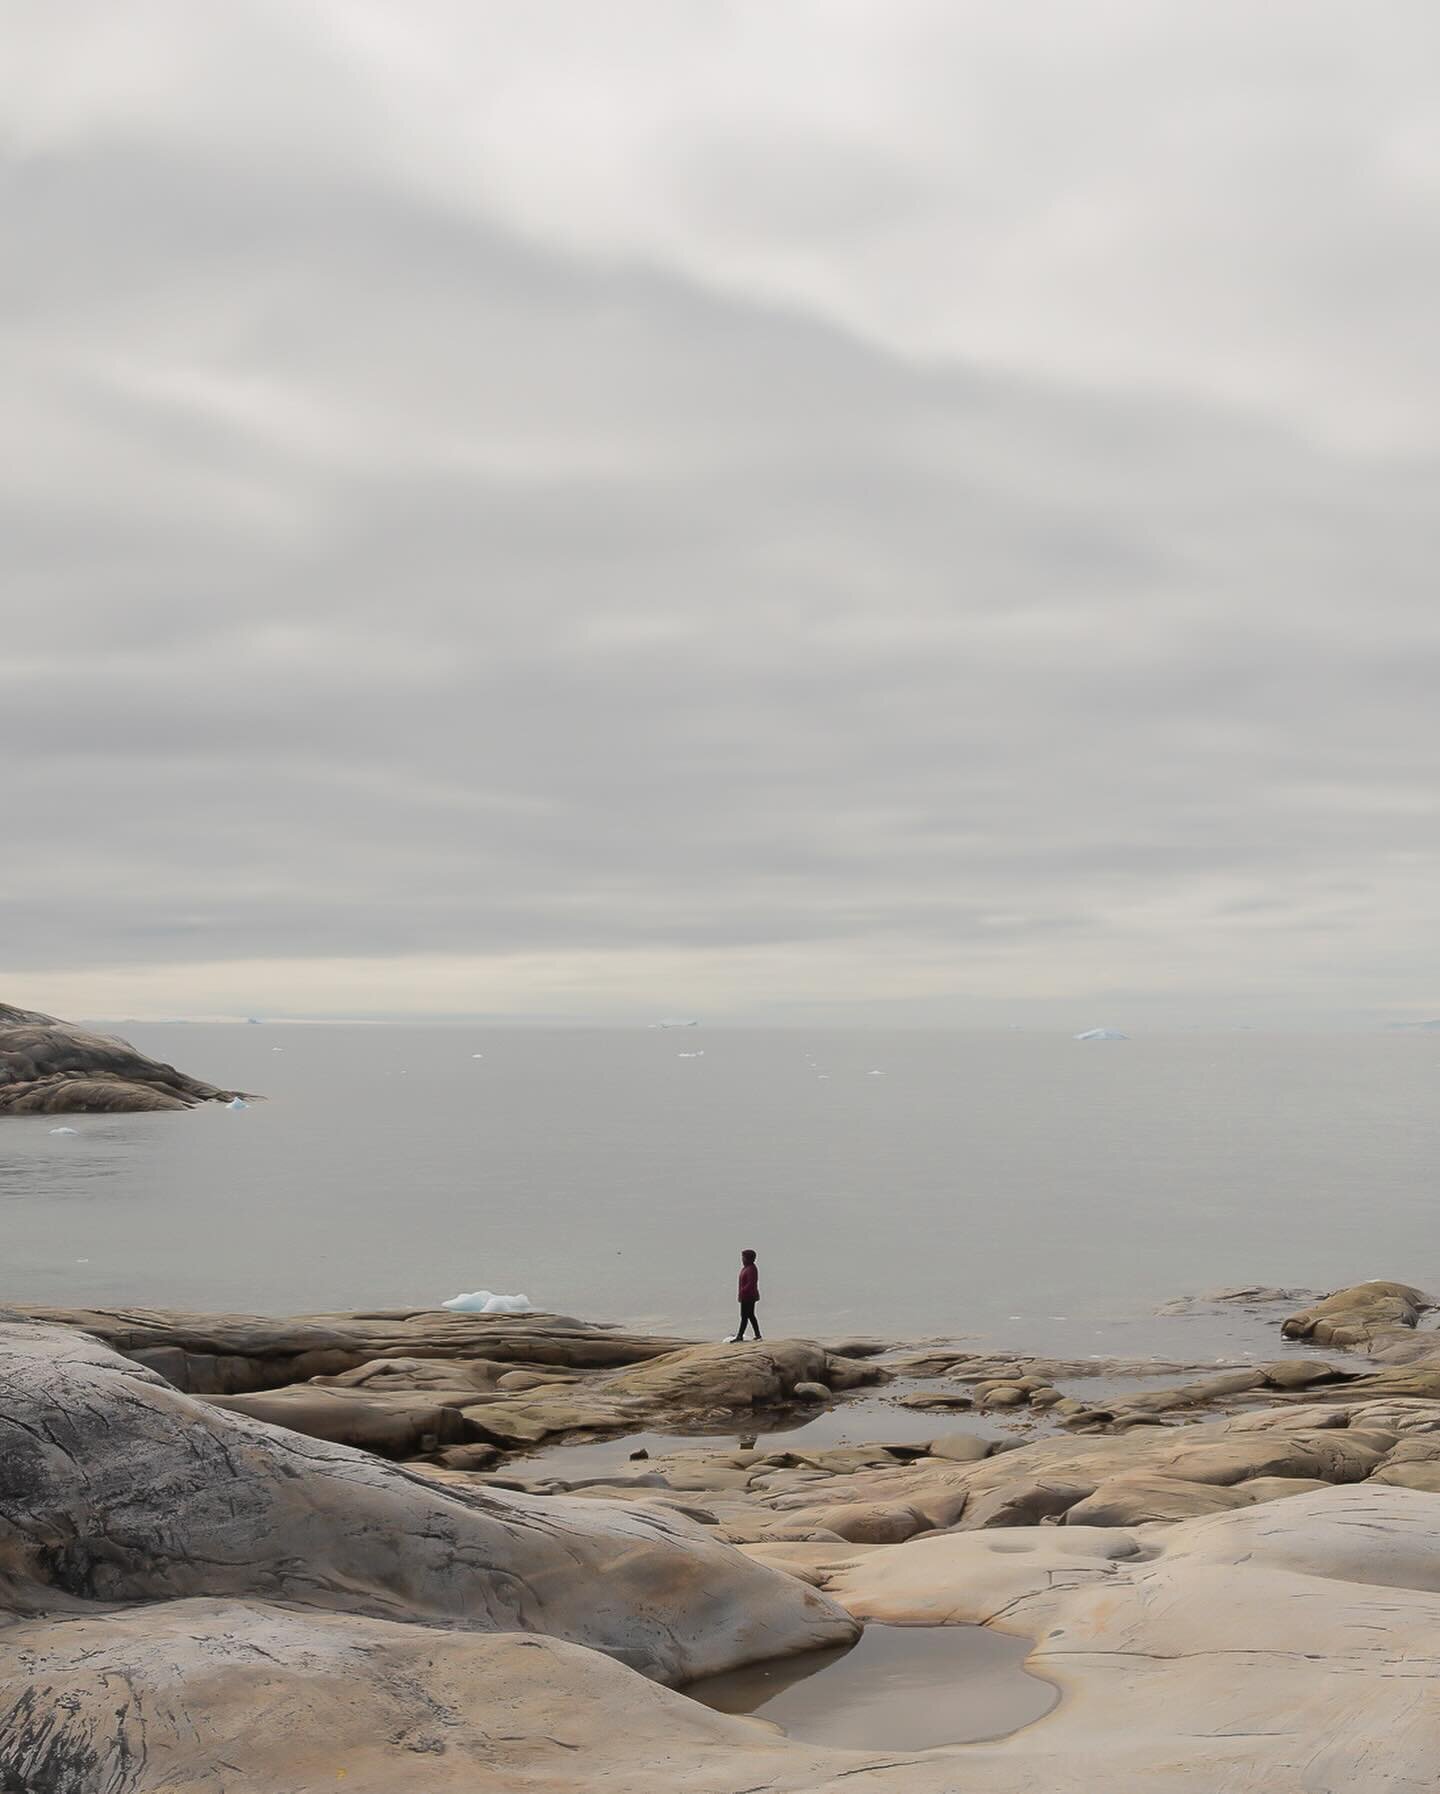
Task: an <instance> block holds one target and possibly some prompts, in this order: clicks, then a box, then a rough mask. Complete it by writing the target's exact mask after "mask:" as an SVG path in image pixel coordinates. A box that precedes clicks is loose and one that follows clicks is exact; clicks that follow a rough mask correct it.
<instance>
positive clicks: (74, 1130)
mask: <svg viewBox="0 0 1440 1794" xmlns="http://www.w3.org/2000/svg"><path fill="white" fill-rule="evenodd" d="M50 1132H51V1133H52V1134H78V1133H79V1132H80V1130H79V1128H78V1127H52V1128H51V1130H50Z"/></svg>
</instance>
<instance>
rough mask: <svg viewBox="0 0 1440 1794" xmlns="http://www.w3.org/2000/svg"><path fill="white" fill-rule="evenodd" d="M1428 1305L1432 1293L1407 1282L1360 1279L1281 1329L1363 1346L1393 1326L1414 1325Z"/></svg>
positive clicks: (1290, 1336) (1327, 1341) (1303, 1336)
mask: <svg viewBox="0 0 1440 1794" xmlns="http://www.w3.org/2000/svg"><path fill="white" fill-rule="evenodd" d="M1429 1306H1430V1299H1429V1297H1428V1296H1426V1295H1425V1294H1424V1292H1423V1291H1422V1290H1418V1289H1415V1288H1413V1287H1412V1286H1411V1285H1410V1284H1408V1283H1386V1282H1383V1281H1376V1282H1373V1283H1357V1284H1355V1285H1354V1286H1353V1287H1352V1288H1350V1289H1339V1290H1336V1291H1335V1292H1334V1293H1333V1294H1332V1295H1329V1296H1326V1297H1325V1299H1324V1300H1323V1301H1320V1302H1316V1303H1315V1304H1314V1305H1313V1306H1312V1307H1310V1308H1303V1309H1301V1310H1300V1311H1299V1312H1298V1313H1296V1314H1292V1315H1290V1316H1289V1317H1288V1318H1287V1319H1286V1320H1285V1322H1284V1323H1283V1324H1282V1326H1281V1328H1280V1331H1281V1332H1282V1333H1283V1334H1284V1335H1285V1337H1286V1338H1287V1339H1313V1340H1315V1341H1316V1343H1317V1344H1319V1345H1336V1346H1360V1345H1365V1344H1367V1343H1368V1342H1370V1341H1371V1340H1373V1339H1375V1338H1376V1337H1377V1336H1379V1335H1381V1334H1383V1333H1386V1332H1388V1331H1390V1330H1392V1329H1394V1328H1397V1327H1413V1326H1414V1325H1415V1323H1416V1321H1418V1320H1419V1318H1420V1316H1421V1314H1423V1313H1424V1311H1425V1309H1427V1308H1428V1307H1429Z"/></svg>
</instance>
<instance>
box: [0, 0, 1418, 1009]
mask: <svg viewBox="0 0 1440 1794" xmlns="http://www.w3.org/2000/svg"><path fill="white" fill-rule="evenodd" d="M21 10H22V18H23V17H24V9H23V8H22V9H21ZM139 11H140V12H141V13H142V14H145V15H147V16H146V17H145V19H144V27H145V28H143V29H141V28H137V26H136V21H135V14H134V13H133V12H131V13H130V14H129V17H128V19H127V21H126V28H125V29H124V30H123V31H122V30H121V29H120V28H119V25H118V23H117V21H116V17H115V15H114V14H113V13H111V12H110V11H109V9H106V8H102V7H98V6H97V7H95V8H94V9H93V10H87V9H86V8H84V7H78V8H68V9H65V11H64V13H63V15H61V14H60V13H58V12H56V11H55V10H54V9H50V8H41V7H37V8H35V9H34V10H33V11H32V12H30V13H29V15H28V24H29V28H30V29H29V38H28V41H29V45H30V51H31V54H30V57H29V60H28V62H27V61H25V60H23V59H21V60H17V61H15V62H12V64H11V70H10V76H9V80H10V82H11V84H12V85H11V88H10V91H8V92H6V93H4V94H3V95H0V98H3V99H4V100H5V102H6V111H7V115H8V116H9V117H10V118H11V121H12V123H11V126H10V131H9V136H8V139H7V141H6V145H5V150H6V171H5V181H6V196H7V197H6V236H7V251H8V253H7V263H8V265H9V269H10V273H11V276H12V278H11V281H10V286H9V291H8V293H7V297H6V305H5V325H4V338H3V359H4V366H5V371H6V376H7V378H6V386H7V392H8V393H9V395H10V403H9V404H8V405H7V407H6V409H5V414H4V416H3V418H0V454H3V459H4V465H5V473H6V479H5V481H4V497H3V501H0V504H3V512H0V515H3V522H4V526H5V535H6V539H7V544H8V553H7V562H8V567H7V571H8V574H9V578H8V580H7V590H8V596H7V597H6V598H5V599H4V601H3V606H4V609H3V623H4V640H3V648H0V751H3V754H4V760H5V766H6V797H7V802H6V805H5V831H6V854H5V860H6V871H5V876H4V879H3V883H0V892H3V901H0V922H3V924H4V931H5V940H6V952H5V955H4V959H5V964H6V969H7V982H6V992H5V994H6V995H7V997H8V998H9V999H10V1000H12V1001H19V1002H22V1003H23V1002H32V1001H33V1002H35V1003H38V1004H40V1005H41V1006H49V1007H54V1008H78V1009H84V1010H89V1011H90V1012H94V1011H96V1010H97V1009H102V1008H103V1009H109V1008H115V1009H144V1008H146V1007H155V1008H160V1009H163V1010H166V1011H181V1012H200V1011H210V1010H214V1009H217V1008H219V1009H226V1008H230V1007H234V1008H238V1009H240V1010H241V1011H244V1010H248V1009H262V1008H263V1009H267V1010H275V1009H291V1010H295V1011H305V1010H307V1009H308V1010H327V1011H363V1010H366V1009H379V1010H387V1011H392V1010H405V1009H415V1010H421V1011H426V1012H435V1011H477V1012H479V1011H483V1012H492V1011H507V1012H517V1013H526V1012H534V1013H566V1014H579V1015H585V1014H596V1015H602V1014H616V1015H619V1014H641V1013H647V1012H649V1010H651V1009H652V1008H653V1007H655V1006H657V1005H658V1006H659V1008H660V1009H661V1010H663V1011H665V1012H669V1011H670V1010H672V1009H675V1008H681V1009H684V1008H690V1007H696V1008H699V1007H704V1008H705V1010H706V1012H707V1013H717V1014H726V1013H729V1014H737V1015H757V1016H765V1015H781V1014H800V1013H805V1014H814V1013H826V1012H831V1011H830V1010H829V1009H828V1008H827V1006H828V1005H832V1004H833V1005H835V1006H836V1007H835V1009H834V1010H833V1012H834V1013H837V1014H838V1013H841V1012H842V1011H844V1010H845V1007H846V1006H847V1005H850V1006H853V1005H871V1004H873V1005H875V1006H876V1007H875V1013H877V1014H879V1013H883V1014H885V1015H886V1016H887V1017H894V1018H897V1019H903V1018H908V1017H915V1018H925V1019H931V1018H938V1019H947V1020H966V1019H975V1020H993V1019H996V1018H998V1017H999V1016H1000V1015H1001V1014H1005V1013H1010V1012H1012V1011H1014V1012H1017V1013H1021V1012H1023V1013H1027V1014H1028V1013H1030V1012H1032V1010H1033V1011H1034V1012H1035V1013H1041V1012H1044V1013H1050V1012H1051V1011H1052V1010H1053V1011H1054V1012H1055V1013H1057V1014H1058V1013H1060V1011H1061V1010H1063V1011H1064V1012H1065V1013H1067V1014H1068V1013H1070V1012H1071V1011H1072V1010H1079V1009H1083V1008H1085V1007H1086V1006H1087V1005H1088V1006H1093V1005H1095V1004H1097V1003H1107V1002H1108V1003H1111V1004H1112V1005H1115V1006H1118V1007H1120V1008H1126V1007H1127V1006H1128V1009H1127V1013H1128V1012H1129V1011H1130V1010H1135V1011H1144V1012H1146V1013H1149V1012H1151V1011H1155V1012H1157V1013H1158V1012H1161V1011H1163V1012H1165V1013H1167V1014H1172V1015H1174V1016H1177V1017H1178V1016H1183V1015H1188V1014H1200V1015H1212V1014H1219V1013H1222V1012H1223V1013H1226V1014H1229V1013H1235V1014H1237V1015H1238V1014H1241V1013H1242V1012H1244V1013H1245V1014H1248V1013H1250V1012H1252V1011H1253V1012H1255V1013H1259V1014H1262V1015H1276V1016H1282V1015H1296V1016H1304V1015H1309V1014H1333V1013H1340V1012H1369V1011H1375V1010H1381V1011H1385V1010H1394V1011H1395V1012H1396V1013H1406V1012H1409V1011H1411V1010H1415V1011H1420V1010H1424V1009H1425V1008H1426V1005H1427V1003H1428V1005H1429V1007H1430V1008H1431V1009H1433V1007H1434V1005H1435V1002H1436V999H1437V994H1440V993H1437V980H1436V969H1437V967H1436V953H1435V948H1434V945H1433V937H1434V929H1433V907H1434V905H1433V892H1434V889H1435V884H1436V873H1437V865H1436V860H1437V845H1436V844H1437V840H1440V835H1437V830H1436V810H1437V797H1436V783H1435V775H1436V746H1437V730H1436V725H1435V722H1434V694H1435V692H1436V690H1437V674H1440V610H1437V607H1436V603H1435V599H1434V595H1433V589H1432V588H1433V572H1432V568H1433V565H1434V561H1435V540H1434V538H1435V526H1434V523H1433V521H1432V511H1433V502H1432V500H1431V492H1432V490H1433V482H1434V467H1433V463H1434V459H1435V454H1434V448H1435V445H1434V434H1435V429H1436V425H1435V421H1434V420H1435V416H1436V411H1435V407H1434V404H1433V402H1432V401H1433V397H1434V387H1435V365H1434V357H1435V348H1434V333H1433V329H1432V328H1431V327H1430V324H1429V321H1428V320H1429V318H1430V317H1432V316H1433V300H1434V294H1435V285H1436V282H1435V264H1436V260H1437V257H1440V246H1437V243H1436V240H1435V229H1434V224H1433V217H1434V206H1433V199H1434V191H1435V187H1436V186H1437V185H1440V136H1437V135H1436V133H1435V132H1434V129H1433V125H1430V124H1429V123H1427V119H1426V112H1425V106H1426V104H1427V103H1428V102H1427V96H1426V93H1425V84H1424V82H1423V80H1422V79H1421V76H1420V69H1421V67H1422V58H1421V55H1420V52H1421V51H1422V50H1425V51H1427V52H1433V51H1434V50H1435V49H1436V48H1440V45H1437V43H1436V41H1435V40H1436V39H1437V38H1440V27H1437V26H1436V25H1435V24H1434V23H1433V18H1432V15H1431V14H1429V13H1428V11H1422V10H1421V9H1420V8H1418V7H1409V6H1401V7H1400V8H1398V9H1397V12H1396V13H1395V15H1393V17H1392V20H1391V25H1390V27H1389V28H1387V31H1386V32H1385V33H1384V34H1380V33H1378V32H1377V33H1374V34H1372V35H1373V41H1366V42H1363V43H1359V44H1356V43H1354V42H1352V40H1353V39H1355V38H1356V37H1357V35H1358V34H1357V33H1356V31H1355V29H1354V25H1355V18H1356V15H1355V14H1354V13H1353V12H1352V11H1350V10H1349V9H1348V8H1346V9H1342V8H1339V7H1328V6H1325V5H1323V4H1322V5H1318V6H1316V5H1311V4H1307V5H1306V6H1305V7H1304V8H1303V9H1302V8H1299V7H1296V6H1292V5H1289V4H1286V3H1285V0H1277V4H1275V5H1274V6H1272V7H1267V8H1266V9H1264V11H1263V12H1257V11H1256V9H1254V8H1253V7H1251V6H1249V5H1246V6H1244V7H1243V8H1241V7H1239V6H1229V5H1226V4H1217V5H1216V6H1214V7H1212V8H1206V9H1205V11H1204V14H1203V17H1202V15H1201V14H1197V13H1196V12H1194V10H1193V9H1190V8H1186V7H1182V6H1179V5H1174V6H1171V5H1168V4H1161V5H1158V6H1157V5H1155V4H1153V3H1152V0H1147V3H1146V4H1144V5H1140V4H1136V5H1133V6H1132V5H1126V4H1116V5H1107V6H1103V7H1100V6H1097V7H1093V8H1074V7H1073V6H1069V5H1065V6H1060V5H1058V4H1056V5H1053V6H1051V5H1046V4H1043V3H1040V4H1037V5H1036V6H1034V7H1033V8H1026V9H1023V12H1022V11H1021V9H1014V10H1013V11H1012V10H1011V9H1006V12H1005V15H1004V16H1003V17H1001V16H1000V15H999V10H998V9H994V8H989V7H980V6H978V5H977V6H968V5H963V4H962V5H954V4H946V5H943V6H939V5H936V6H931V5H928V4H918V3H917V4H910V5H907V4H899V5H896V4H893V3H890V4H886V5H885V6H883V7H882V6H879V5H875V4H870V3H868V0H867V3H865V4H860V3H858V0H855V3H849V0H841V3H840V4H835V3H834V0H827V4H825V5H824V6H812V5H809V4H804V3H800V0H796V3H794V4H789V5H785V6H781V7H773V6H769V7H763V8H762V7H759V6H751V5H748V4H736V5H729V6H719V7H715V8H708V7H707V8H700V7H694V8H692V7H688V6H676V5H674V4H673V3H668V0H667V3H666V4H639V3H638V0H637V3H635V4H616V5H613V6H609V7H606V8H592V7H587V6H583V5H581V4H579V3H578V0H576V3H575V4H564V5H561V4H555V3H552V0H539V3H535V4H527V5H525V6H519V5H516V6H513V7H512V6H508V5H504V4H501V5H498V6H494V7H487V8H484V9H474V8H470V7H460V6H453V7H452V6H448V5H442V4H431V5H420V6H417V7H414V8H407V9H404V10H403V12H402V11H397V10H396V9H394V8H391V7H388V6H385V7H371V6H369V5H366V4H359V3H355V0H351V3H349V4H347V5H345V6H343V7H341V6H339V5H336V6H328V5H323V4H312V5H307V6H299V7H296V6H291V5H286V6H274V7H272V6H268V5H263V4H258V3H257V4H251V5H248V6H243V7H237V8H229V9H225V10H224V11H223V12H220V11H216V10H213V9H199V8H194V7H190V6H186V5H181V4H173V5H171V4H157V5H152V6H150V7H149V8H145V7H141V8H140V9H139ZM1302 12H1303V15H1304V18H1305V20H1306V21H1307V26H1306V29H1305V30H1304V31H1303V32H1301V31H1300V28H1299V20H1300V17H1301V13H1302ZM1017 16H1018V19H1019V22H1017ZM1082 18H1083V19H1084V21H1085V29H1083V30H1081V29H1079V24H1078V22H1079V21H1080V20H1081V19H1082ZM1202 24H1203V27H1204V28H1203V29H1202V28H1201V27H1202ZM1382 36H1383V41H1381V39H1382ZM1352 52H1353V53H1352ZM1431 66H1433V63H1432V64H1431ZM95 992H99V993H101V994H100V995H99V996H96V995H93V994H91V993H95Z"/></svg>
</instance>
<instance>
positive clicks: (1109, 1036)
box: [1075, 1028, 1130, 1040]
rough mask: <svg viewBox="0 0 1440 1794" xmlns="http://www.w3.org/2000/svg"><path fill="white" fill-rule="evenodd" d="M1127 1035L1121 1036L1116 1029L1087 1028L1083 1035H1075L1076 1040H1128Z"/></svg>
mask: <svg viewBox="0 0 1440 1794" xmlns="http://www.w3.org/2000/svg"><path fill="white" fill-rule="evenodd" d="M1129 1038H1130V1036H1129V1035H1128V1034H1122V1033H1121V1032H1120V1030H1119V1029H1118V1028H1087V1029H1086V1030H1085V1032H1084V1033H1083V1034H1077V1035H1076V1036H1075V1039H1076V1040H1128V1039H1129Z"/></svg>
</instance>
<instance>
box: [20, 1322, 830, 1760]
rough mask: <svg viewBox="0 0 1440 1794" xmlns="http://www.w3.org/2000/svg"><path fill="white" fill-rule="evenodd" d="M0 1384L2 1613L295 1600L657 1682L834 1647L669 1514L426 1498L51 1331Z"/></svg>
mask: <svg viewBox="0 0 1440 1794" xmlns="http://www.w3.org/2000/svg"><path fill="white" fill-rule="evenodd" d="M0 1379H3V1388H4V1398H3V1403H0V1437H3V1451H0V1574H3V1578H4V1583H5V1585H6V1589H7V1593H8V1596H9V1604H10V1605H11V1606H12V1608H15V1609H18V1610H20V1611H30V1612H35V1611H40V1612H44V1611H61V1612H71V1611H76V1609H75V1607H74V1604H75V1603H77V1602H81V1603H85V1602H89V1603H102V1604H115V1603H133V1602H170V1601H175V1600H186V1599H190V1598H204V1599H212V1600H213V1599H224V1600H254V1601H267V1602H269V1601H279V1602H295V1603H299V1604H301V1605H305V1606H311V1607H319V1608H323V1609H326V1610H327V1611H330V1612H336V1613H351V1614H359V1615H364V1616H368V1617H370V1618H372V1619H392V1620H403V1621H407V1622H421V1623H424V1624H429V1625H435V1626H444V1627H453V1628H465V1629H481V1630H493V1631H525V1632H545V1633H548V1634H550V1635H551V1636H554V1637H558V1638H566V1639H570V1640H573V1641H575V1642H578V1643H582V1644H586V1645H590V1646H592V1647H594V1648H597V1649H600V1650H604V1651H608V1652H610V1653H612V1654H614V1655H617V1656H619V1657H621V1658H623V1659H624V1660H625V1661H627V1662H629V1663H632V1664H633V1665H635V1666H636V1667H638V1668H640V1669H642V1670H643V1671H644V1672H645V1673H646V1674H647V1675H649V1676H652V1677H655V1678H657V1679H659V1680H663V1681H682V1680H688V1679H689V1678H691V1677H693V1676H696V1675H700V1674H706V1673H709V1671H710V1670H712V1669H715V1668H722V1667H724V1666H725V1665H726V1664H727V1663H736V1662H743V1661H745V1660H747V1659H748V1658H751V1657H755V1656H759V1655H769V1654H771V1653H772V1651H773V1650H774V1649H776V1648H777V1647H778V1649H779V1650H780V1651H781V1652H782V1653H783V1652H789V1651H794V1650H801V1649H806V1648H809V1647H811V1646H813V1645H815V1644H818V1643H823V1642H833V1641H841V1640H844V1639H846V1638H848V1637H850V1636H852V1635H853V1628H852V1627H851V1626H850V1624H849V1622H848V1621H847V1620H846V1619H845V1618H844V1616H843V1615H842V1614H840V1613H839V1612H838V1611H837V1610H836V1609H835V1608H834V1607H833V1606H831V1605H830V1604H829V1603H828V1602H824V1601H815V1600H807V1601H805V1602H803V1603H797V1602H796V1601H795V1599H794V1598H793V1591H792V1590H790V1589H788V1588H787V1587H786V1586H785V1584H784V1583H783V1582H780V1581H777V1580H776V1579H774V1578H770V1577H765V1576H758V1577H757V1576H756V1575H754V1574H753V1573H752V1566H750V1565H749V1564H747V1562H746V1560H745V1559H743V1558H741V1557H739V1556H738V1555H737V1554H736V1553H734V1552H733V1551H731V1550H730V1549H729V1548H728V1547H726V1546H724V1545H722V1544H719V1543H717V1542H716V1541H714V1540H713V1539H710V1538H708V1537H707V1536H706V1535H705V1534H704V1533H703V1532H701V1531H699V1530H698V1529H696V1528H694V1527H693V1526H690V1525H688V1524H687V1523H686V1522H684V1521H683V1520H680V1519H678V1518H676V1517H675V1516H674V1515H667V1514H663V1513H660V1512H648V1511H639V1510H629V1509H624V1508H620V1507H610V1506H604V1505H601V1504H598V1503H596V1504H585V1503H579V1502H571V1501H565V1500H559V1501H540V1500H537V1499H534V1498H529V1497H525V1496H519V1495H504V1494H501V1493H499V1492H497V1491H495V1490H492V1489H486V1488H483V1487H477V1486H473V1485H472V1486H470V1487H466V1488H460V1487H457V1486H454V1485H446V1486H443V1487H442V1486H439V1485H438V1484H437V1483H435V1482H434V1481H432V1480H430V1479H427V1478H424V1477H420V1476H416V1475H414V1474H412V1473H410V1472H408V1471H405V1470H402V1469H399V1468H397V1467H395V1466H392V1465H388V1464H384V1463H381V1462H379V1461H377V1460H376V1459H374V1458H372V1457H368V1456H365V1455H363V1454H360V1453H357V1452H353V1451H350V1450H347V1449H346V1448H344V1447H342V1446H338V1445H333V1444H328V1443H325V1442H322V1441H318V1440H314V1439H307V1438H301V1437H300V1436H298V1435H296V1434H294V1433H289V1432H283V1431H280V1430H278V1429H276V1428H273V1427H269V1426H265V1425H263V1424H261V1423H259V1422H256V1421H253V1420H249V1419H247V1418H244V1417H241V1416H238V1415H233V1414H227V1413H224V1412H222V1411H221V1410H220V1409H219V1408H217V1407H215V1406H213V1405H211V1404H207V1403H203V1402H199V1401H196V1400H194V1399H192V1398H190V1397H188V1396H185V1395H182V1394H180V1393H179V1392H178V1391H176V1390H174V1389H171V1388H169V1387H168V1386H167V1385H165V1384H163V1383H162V1382H160V1381H159V1379H158V1378H155V1377H153V1376H152V1375H151V1374H150V1373H147V1372H145V1371H143V1370H141V1369H139V1368H137V1367H136V1366H135V1365H133V1364H130V1363H127V1362H126V1361H125V1360H123V1359H121V1358H118V1357H117V1356H115V1354H113V1353H111V1352H110V1351H108V1350H107V1349H106V1348H105V1347H103V1346H100V1345H98V1344H96V1343H94V1342H91V1341H87V1340H84V1339H82V1338H78V1337H77V1336H76V1335H74V1334H71V1333H68V1332H65V1331H63V1330H61V1329H49V1328H34V1327H15V1326H3V1327H0ZM3 1644H4V1635H3V1634H0V1646H3ZM0 1785H3V1783H0Z"/></svg>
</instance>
